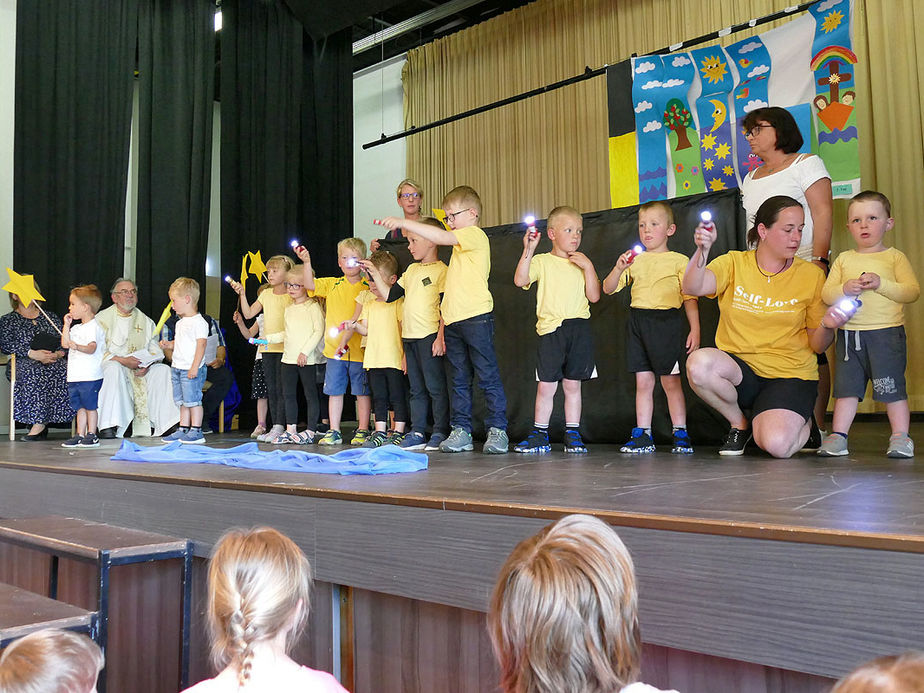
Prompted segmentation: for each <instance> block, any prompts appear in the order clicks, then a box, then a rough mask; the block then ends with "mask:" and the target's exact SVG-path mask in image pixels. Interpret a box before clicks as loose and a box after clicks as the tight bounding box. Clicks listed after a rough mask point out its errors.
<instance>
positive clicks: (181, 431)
mask: <svg viewBox="0 0 924 693" xmlns="http://www.w3.org/2000/svg"><path fill="white" fill-rule="evenodd" d="M187 433H189V429H188V428H183V427H182V426H181V427H180V428H178V429H176V430H175V431H174V432H173V433H171V434H170V435H169V436H164V437H163V438H161V440H162V441H164V442H165V443H172V442H174V441H176V440H182V439H183V436H185V435H186V434H187Z"/></svg>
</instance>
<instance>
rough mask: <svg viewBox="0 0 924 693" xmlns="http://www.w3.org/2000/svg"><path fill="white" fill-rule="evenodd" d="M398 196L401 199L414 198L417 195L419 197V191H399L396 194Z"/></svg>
mask: <svg viewBox="0 0 924 693" xmlns="http://www.w3.org/2000/svg"><path fill="white" fill-rule="evenodd" d="M398 197H400V198H401V199H402V200H416V199H417V198H418V197H420V193H417V192H413V193H401V194H400V195H398Z"/></svg>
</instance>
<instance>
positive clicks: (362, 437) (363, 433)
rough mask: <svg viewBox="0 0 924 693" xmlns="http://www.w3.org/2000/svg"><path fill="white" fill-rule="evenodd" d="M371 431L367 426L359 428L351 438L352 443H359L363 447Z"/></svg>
mask: <svg viewBox="0 0 924 693" xmlns="http://www.w3.org/2000/svg"><path fill="white" fill-rule="evenodd" d="M369 437H370V436H369V431H368V430H367V429H365V428H357V429H356V431H355V432H354V433H353V437H352V438H351V439H350V445H359V446H360V447H362V446H363V445H364V444H365V443H366V441H367V440H369Z"/></svg>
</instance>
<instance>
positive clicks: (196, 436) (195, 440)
mask: <svg viewBox="0 0 924 693" xmlns="http://www.w3.org/2000/svg"><path fill="white" fill-rule="evenodd" d="M180 442H181V443H182V444H183V445H202V444H203V443H205V436H204V435H202V431H197V430H195V429H192V428H190V429H189V432H188V433H187V434H186V435H185V436H183V437H182V438H180Z"/></svg>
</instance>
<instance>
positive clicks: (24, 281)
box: [3, 267, 45, 308]
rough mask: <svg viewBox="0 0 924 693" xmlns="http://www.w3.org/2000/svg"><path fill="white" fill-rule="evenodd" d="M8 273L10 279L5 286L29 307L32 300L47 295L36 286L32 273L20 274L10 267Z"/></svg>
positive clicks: (40, 298)
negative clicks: (43, 294)
mask: <svg viewBox="0 0 924 693" xmlns="http://www.w3.org/2000/svg"><path fill="white" fill-rule="evenodd" d="M6 273H7V274H8V275H10V281H8V282H7V283H6V285H5V286H4V287H3V288H4V289H5V290H6V291H9V292H10V293H11V294H16V295H17V296H18V297H19V302H20V303H22V305H23V306H25V307H26V308H28V307H29V304H30V303H32V301H44V300H45V297H44V296H42V294H40V293H39V292H38V289H36V288H35V279H34V278H33V277H32V275H31V274H19V273H18V272H14V271H13V270H11V269H10V268H9V267H7V268H6Z"/></svg>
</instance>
